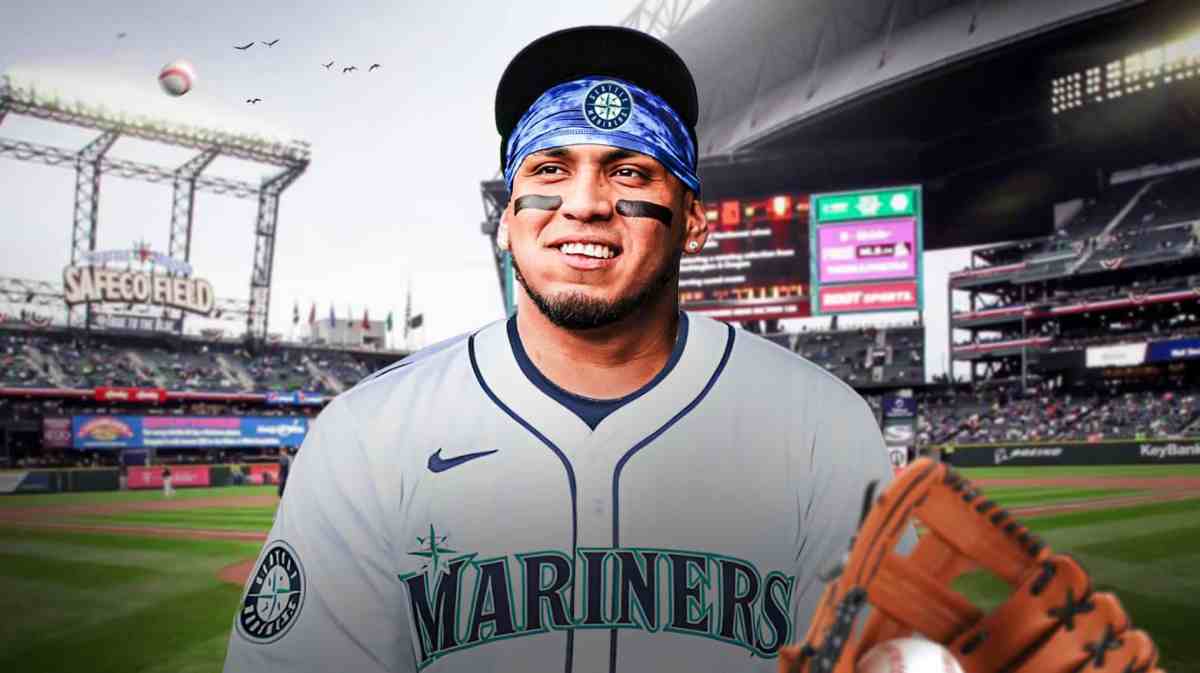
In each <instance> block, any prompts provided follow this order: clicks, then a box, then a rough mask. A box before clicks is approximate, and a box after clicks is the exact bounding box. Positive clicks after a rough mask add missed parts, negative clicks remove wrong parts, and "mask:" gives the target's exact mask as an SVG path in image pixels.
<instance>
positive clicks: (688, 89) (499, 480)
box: [225, 27, 890, 673]
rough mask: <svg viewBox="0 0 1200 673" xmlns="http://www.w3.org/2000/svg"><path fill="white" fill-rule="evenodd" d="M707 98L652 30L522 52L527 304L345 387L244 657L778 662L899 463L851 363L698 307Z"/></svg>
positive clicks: (273, 541)
mask: <svg viewBox="0 0 1200 673" xmlns="http://www.w3.org/2000/svg"><path fill="white" fill-rule="evenodd" d="M698 109H699V105H698V101H697V96H696V89H695V85H694V83H693V81H692V77H691V74H690V73H689V71H688V69H687V67H686V66H685V65H684V63H683V61H682V60H681V59H680V58H679V56H678V55H676V54H675V52H673V51H672V50H671V49H670V48H669V47H667V46H666V45H665V44H663V43H662V42H660V41H658V40H657V39H654V38H652V37H650V36H648V35H645V34H643V33H639V32H636V31H632V30H627V29H620V28H607V27H605V28H599V27H585V28H576V29H570V30H566V31H561V32H557V33H553V34H551V35H548V36H546V37H543V38H541V39H539V40H537V41H535V42H534V43H532V44H531V45H529V46H528V47H526V48H525V49H524V50H523V51H521V52H520V53H519V54H518V55H517V56H516V57H515V59H514V60H513V61H512V62H511V63H510V64H509V66H508V68H507V70H506V71H505V72H504V74H503V76H502V78H501V81H500V84H499V87H498V91H497V96H496V121H497V126H498V128H499V131H500V134H501V136H502V141H501V163H502V167H503V169H504V175H505V179H506V180H507V182H508V185H509V188H510V193H511V195H512V198H511V201H510V203H509V204H508V206H507V209H506V210H505V212H504V215H503V218H502V221H501V230H500V231H499V232H498V240H499V244H500V245H501V246H503V247H505V248H506V249H508V250H510V251H511V253H512V258H513V262H514V265H515V267H516V269H517V278H518V280H519V281H520V284H521V287H522V289H523V292H522V293H521V294H520V297H519V299H518V305H517V311H516V313H515V314H514V315H513V316H512V317H510V318H508V319H504V320H500V321H497V322H495V323H492V324H490V325H486V326H484V327H482V328H480V329H479V330H477V331H474V332H472V333H470V334H467V335H463V336H460V337H457V338H454V339H451V340H448V341H445V342H442V343H440V344H437V345H435V346H432V347H430V348H428V349H425V350H424V351H421V352H419V353H417V354H415V355H413V356H412V357H410V358H408V359H406V360H404V361H402V362H400V363H398V364H396V365H394V366H392V367H389V368H386V369H384V370H382V371H380V372H377V373H376V374H374V375H373V376H371V377H368V379H366V380H364V381H363V382H361V383H360V384H359V385H358V386H356V387H355V388H353V389H352V390H350V391H348V392H346V393H344V394H342V395H340V396H338V397H337V398H336V399H335V400H334V401H332V402H331V403H330V404H329V406H328V407H326V408H325V409H324V410H323V412H322V413H321V415H320V418H319V419H318V420H317V421H315V423H314V426H313V428H312V430H311V432H310V433H309V435H308V436H307V437H306V438H305V440H304V445H303V449H302V451H300V453H299V455H298V456H297V458H296V462H295V465H294V466H293V469H292V474H291V483H290V484H289V487H288V489H287V493H286V495H285V496H284V497H283V499H282V501H281V503H280V509H279V513H278V515H277V518H276V520H275V525H274V527H273V528H272V529H271V532H270V535H269V538H268V540H267V542H266V544H265V546H264V548H263V550H262V553H261V555H260V557H259V560H258V564H257V567H256V570H255V572H254V574H253V576H252V577H251V578H250V579H249V581H248V583H247V587H246V591H245V594H244V598H243V602H242V603H241V604H240V605H239V608H238V614H237V616H236V618H235V620H234V633H233V634H232V636H231V640H230V645H229V652H228V656H227V660H226V664H225V670H226V671H227V672H229V673H238V672H243V671H330V670H338V671H356V672H362V673H368V672H374V671H403V672H409V673H411V672H415V671H426V670H428V671H435V672H441V671H494V672H497V673H509V672H511V673H517V672H521V673H528V672H530V671H566V672H567V673H572V672H576V673H612V672H616V671H693V672H699V671H712V672H714V673H716V672H720V673H730V672H735V671H774V670H775V669H776V666H777V661H776V658H777V656H778V655H777V653H778V651H779V649H780V648H781V647H782V646H783V645H786V644H788V643H789V642H792V641H793V640H795V639H796V638H798V637H799V636H801V635H803V634H804V632H805V629H806V628H807V626H808V621H809V619H810V615H811V614H812V612H813V609H814V607H815V605H816V602H817V600H818V598H819V596H820V594H821V592H822V590H823V588H824V583H823V582H822V580H821V579H820V577H821V575H822V574H824V573H826V572H827V571H829V570H830V569H831V567H833V566H835V565H836V563H837V562H838V560H839V559H840V557H841V556H842V554H843V552H844V551H845V549H846V546H847V543H848V540H849V539H850V537H851V535H852V534H853V532H854V530H855V526H856V525H857V522H858V521H857V520H858V517H859V513H860V511H861V505H862V502H861V501H862V498H863V493H864V488H865V486H866V484H867V483H868V482H869V481H871V480H876V479H878V480H883V481H886V480H887V479H888V478H889V477H890V470H889V462H888V457H887V451H886V450H885V448H884V443H883V439H882V437H881V435H880V432H879V429H878V426H877V424H876V422H875V419H874V416H873V414H872V412H871V410H870V408H869V407H868V406H867V404H866V402H865V401H864V400H863V399H862V398H860V397H859V396H858V395H857V394H855V392H854V391H853V390H852V389H850V388H849V387H848V386H847V385H845V384H844V383H842V382H841V381H839V380H838V379H836V378H834V377H833V376H832V375H830V374H828V373H827V372H825V371H824V370H823V369H821V368H820V367H817V366H815V365H813V364H811V363H809V362H808V361H806V360H804V359H802V358H800V357H798V356H797V355H795V354H794V353H792V352H790V351H788V350H787V349H784V348H780V347H778V346H776V345H774V344H772V343H770V342H768V341H766V340H764V339H762V338H759V337H756V336H754V335H751V334H748V333H745V332H741V331H739V330H736V329H734V328H733V327H731V326H729V325H726V324H723V323H720V322H717V321H714V320H711V319H707V318H703V317H700V316H696V315H688V314H686V313H683V312H681V311H680V310H679V303H678V278H679V276H678V271H679V264H680V258H681V255H684V254H695V253H697V252H699V251H700V250H701V249H702V248H703V245H704V241H705V238H706V235H707V229H706V222H705V217H704V211H703V208H702V205H701V202H700V198H699V196H700V181H699V178H698V177H697V172H696V156H697V148H698V144H697V138H696V135H695V125H696V120H697V116H698Z"/></svg>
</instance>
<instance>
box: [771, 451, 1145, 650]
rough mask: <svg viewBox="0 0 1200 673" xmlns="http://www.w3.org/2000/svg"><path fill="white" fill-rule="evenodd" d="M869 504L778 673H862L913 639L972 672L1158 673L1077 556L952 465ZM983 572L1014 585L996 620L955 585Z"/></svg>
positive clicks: (916, 476) (919, 469) (910, 470)
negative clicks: (870, 659)
mask: <svg viewBox="0 0 1200 673" xmlns="http://www.w3.org/2000/svg"><path fill="white" fill-rule="evenodd" d="M872 495H873V493H872V492H871V490H870V489H869V490H868V493H867V494H866V496H865V498H864V503H863V509H864V512H863V518H862V521H861V522H860V523H859V529H858V532H857V533H856V535H855V537H854V539H853V540H852V541H851V543H850V552H849V554H848V556H847V557H846V559H845V561H844V562H843V563H842V564H841V565H840V566H839V567H838V568H836V569H834V570H833V572H831V573H830V577H829V580H828V581H829V585H828V586H827V587H826V589H825V593H824V595H823V596H822V598H821V601H820V604H819V605H818V607H817V612H816V614H814V615H813V620H812V624H811V626H810V627H809V630H808V634H807V635H806V636H805V638H804V640H803V641H802V642H801V643H800V644H797V645H790V646H787V647H784V648H783V649H781V650H780V653H779V671H780V673H854V670H855V665H856V663H857V662H858V660H859V658H860V657H861V656H862V655H863V654H865V653H866V652H867V651H868V650H869V649H870V648H871V647H872V646H874V645H875V644H876V643H880V642H883V641H886V640H891V639H893V638H902V637H905V636H910V635H913V634H914V633H918V634H921V635H923V636H924V637H926V638H928V639H930V640H933V641H936V642H939V643H941V644H942V645H945V646H946V647H948V648H950V651H951V652H952V653H953V654H954V656H955V658H956V659H957V660H958V662H959V664H960V665H961V666H962V668H963V670H964V671H966V673H997V672H999V671H1005V672H1006V673H1075V672H1081V673H1082V672H1086V673H1100V672H1105V673H1108V672H1111V673H1161V671H1160V670H1159V669H1157V668H1156V664H1157V661H1158V651H1157V649H1156V648H1155V646H1154V643H1153V641H1151V640H1150V637H1149V636H1148V635H1147V634H1146V633H1145V632H1143V631H1138V630H1134V629H1133V628H1132V625H1131V624H1130V623H1129V617H1128V616H1127V615H1126V614H1125V611H1124V609H1122V607H1121V603H1120V601H1118V600H1117V597H1116V596H1114V595H1112V594H1110V593H1100V592H1093V591H1092V585H1091V580H1090V578H1089V577H1088V574H1087V572H1086V571H1084V570H1083V568H1082V567H1080V565H1079V564H1078V563H1077V562H1076V561H1075V560H1074V559H1072V558H1071V557H1069V556H1065V555H1061V554H1054V553H1052V552H1051V551H1050V549H1048V548H1047V547H1046V545H1045V544H1044V543H1043V542H1042V541H1041V540H1040V539H1038V538H1037V537H1036V536H1034V535H1033V534H1031V533H1030V532H1029V531H1028V530H1027V529H1026V528H1025V527H1024V526H1023V525H1021V524H1020V523H1019V522H1017V521H1016V520H1014V519H1013V518H1012V517H1011V516H1010V515H1009V514H1008V512H1006V511H1004V510H1003V509H1000V508H999V507H997V506H996V504H995V503H993V502H991V501H990V500H985V499H984V498H983V497H982V496H981V495H980V493H979V491H977V490H975V489H974V488H972V487H971V484H970V483H968V482H967V481H966V480H965V479H964V478H962V477H961V476H959V475H958V474H956V473H955V472H954V471H953V470H951V469H950V468H948V467H947V466H945V465H942V464H940V463H936V462H933V461H932V460H930V459H928V458H921V459H919V460H917V461H915V462H914V463H912V464H911V465H909V466H908V467H907V468H906V469H905V470H904V471H902V472H901V473H900V474H899V475H897V477H896V479H895V480H894V481H893V482H892V483H891V484H890V485H889V486H888V488H887V490H886V491H884V492H883V493H882V494H881V495H880V496H879V497H878V498H877V499H874V501H873V502H872V500H873V498H872ZM914 519H915V521H914ZM914 523H918V524H919V525H920V526H922V527H923V529H922V530H921V535H920V538H919V541H918V543H917V545H916V547H915V548H914V549H913V551H912V553H911V554H909V555H907V556H901V555H899V554H897V553H896V552H895V551H894V550H895V548H896V544H897V543H898V542H899V540H900V538H901V536H902V535H903V534H904V532H905V531H906V530H907V529H908V527H909V526H910V525H912V524H914ZM978 567H982V568H986V569H987V570H989V571H991V572H992V573H994V574H996V575H997V576H999V577H1000V578H1002V579H1003V580H1004V581H1005V582H1007V583H1008V584H1009V586H1011V587H1012V588H1013V592H1012V594H1011V595H1010V596H1009V597H1008V599H1007V600H1005V602H1004V603H1002V604H1001V605H1000V606H999V607H997V608H996V609H994V610H992V611H991V612H988V613H985V612H984V611H983V610H981V609H980V608H978V607H976V606H975V605H974V604H973V603H971V602H970V601H969V600H967V599H966V598H965V597H963V596H962V594H959V593H958V592H956V591H954V590H952V589H951V588H950V585H951V583H952V582H953V581H954V579H955V578H957V577H958V576H959V575H961V574H962V573H964V572H966V571H968V570H972V569H974V568H978ZM867 605H870V606H871V608H872V609H871V614H870V616H869V617H867V618H866V620H865V623H864V624H861V625H860V624H858V622H859V619H858V617H859V613H860V612H861V611H862V610H863V608H865V607H866V606H867ZM858 626H861V627H862V628H861V629H858V628H857V627H858Z"/></svg>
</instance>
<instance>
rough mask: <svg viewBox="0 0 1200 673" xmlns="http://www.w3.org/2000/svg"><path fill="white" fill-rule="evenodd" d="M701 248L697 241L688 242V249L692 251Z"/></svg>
mask: <svg viewBox="0 0 1200 673" xmlns="http://www.w3.org/2000/svg"><path fill="white" fill-rule="evenodd" d="M699 249H700V243H698V242H697V241H692V242H690V243H688V250H691V251H692V252H696V251H697V250H699Z"/></svg>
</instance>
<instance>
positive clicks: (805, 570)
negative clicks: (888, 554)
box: [792, 390, 916, 640]
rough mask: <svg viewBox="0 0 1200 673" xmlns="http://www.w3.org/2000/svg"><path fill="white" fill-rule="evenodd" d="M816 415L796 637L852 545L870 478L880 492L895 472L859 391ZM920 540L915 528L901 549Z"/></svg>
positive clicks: (804, 513) (799, 551) (796, 594)
mask: <svg viewBox="0 0 1200 673" xmlns="http://www.w3.org/2000/svg"><path fill="white" fill-rule="evenodd" d="M835 400H836V401H835ZM814 421H815V423H816V426H817V429H816V431H815V432H813V433H808V435H809V437H810V441H811V442H812V445H811V447H803V448H804V450H806V453H807V454H808V455H805V456H804V458H805V459H806V460H808V461H809V464H810V465H811V468H810V474H809V478H810V479H811V482H810V483H811V486H810V488H809V489H808V490H807V494H808V498H807V502H801V503H799V504H800V506H801V507H802V510H801V522H802V523H801V536H800V541H799V546H798V549H797V552H796V558H797V564H798V568H797V586H796V589H795V591H794V592H793V605H792V608H793V611H794V619H793V623H794V624H795V625H796V633H795V634H794V638H795V639H797V640H798V639H800V638H803V637H804V634H805V632H806V631H807V630H808V625H809V622H810V620H811V619H812V615H813V613H814V612H816V608H817V603H818V601H819V600H820V598H821V595H822V593H823V592H824V591H825V583H824V582H823V581H821V579H820V577H821V575H824V574H825V573H827V572H828V571H829V570H830V569H832V568H833V567H835V566H836V565H837V564H838V563H839V562H840V561H841V560H842V558H843V557H844V556H845V554H846V552H847V551H848V550H849V548H850V538H851V537H852V536H853V535H854V533H855V531H856V530H857V528H858V522H859V518H860V516H861V514H862V504H863V494H864V493H865V492H866V489H867V486H868V484H870V482H872V481H875V480H877V481H878V482H879V485H878V487H877V488H876V491H875V492H876V493H877V494H878V493H879V492H881V491H882V490H883V488H884V487H885V486H886V485H887V484H888V483H889V482H890V481H891V479H892V476H893V472H892V464H891V461H890V460H889V459H888V454H887V446H886V445H885V444H884V441H883V434H882V432H881V431H880V429H879V422H878V421H877V420H876V418H875V414H874V412H872V411H871V408H870V406H868V405H867V403H866V401H865V400H863V399H862V398H861V397H859V396H858V394H857V393H853V392H852V391H849V390H847V391H846V392H845V393H844V394H838V395H836V396H832V397H831V399H829V400H827V401H826V402H825V403H824V404H823V411H822V413H821V414H820V417H819V418H818V419H814ZM915 543H916V534H915V531H912V530H910V531H909V532H908V533H907V534H906V535H905V536H904V538H903V539H902V541H901V543H900V544H899V545H898V549H899V550H900V551H902V552H903V551H905V550H907V549H910V548H911V547H912V546H913V545H915Z"/></svg>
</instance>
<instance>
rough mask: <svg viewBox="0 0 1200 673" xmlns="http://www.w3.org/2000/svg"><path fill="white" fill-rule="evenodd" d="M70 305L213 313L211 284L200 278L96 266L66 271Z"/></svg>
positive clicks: (64, 274) (64, 289) (73, 268)
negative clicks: (152, 307)
mask: <svg viewBox="0 0 1200 673" xmlns="http://www.w3.org/2000/svg"><path fill="white" fill-rule="evenodd" d="M63 298H64V299H65V300H66V302H67V304H91V303H113V304H157V305H159V306H166V307H169V308H176V309H180V310H182V311H188V312H189V313H198V314H200V315H208V314H210V313H212V310H213V306H214V305H215V302H216V298H215V297H214V295H213V289H212V285H211V284H210V283H209V282H208V281H207V280H204V279H201V278H181V277H173V276H159V275H155V274H153V273H150V272H146V271H110V270H108V269H104V268H100V267H94V266H82V267H81V266H68V267H67V268H66V269H64V270H63Z"/></svg>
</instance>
